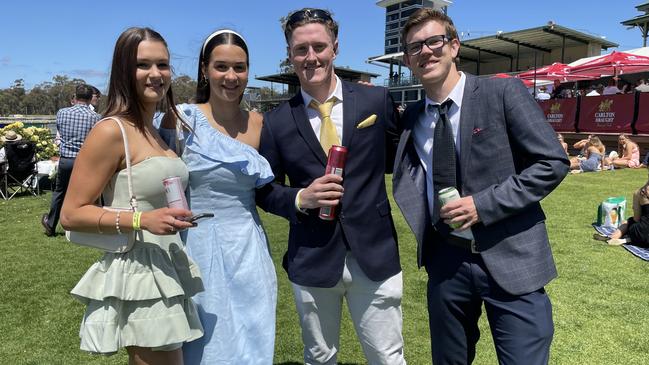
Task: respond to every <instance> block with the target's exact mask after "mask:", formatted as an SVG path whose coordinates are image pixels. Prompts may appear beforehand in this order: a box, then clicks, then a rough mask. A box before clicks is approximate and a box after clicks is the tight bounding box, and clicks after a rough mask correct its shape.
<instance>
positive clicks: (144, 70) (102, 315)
mask: <svg viewBox="0 0 649 365" xmlns="http://www.w3.org/2000/svg"><path fill="white" fill-rule="evenodd" d="M170 85H171V69H170V66H169V51H168V49H167V44H166V43H165V41H164V39H163V38H162V37H161V36H160V34H158V33H157V32H155V31H153V30H151V29H149V28H130V29H128V30H126V31H125V32H124V33H122V34H121V35H120V37H119V39H118V40H117V43H116V45H115V52H114V55H113V64H112V70H111V75H110V83H109V90H108V106H107V111H106V112H105V114H104V115H105V117H107V118H106V119H104V120H103V121H100V122H98V124H97V125H96V126H95V127H94V128H93V129H92V131H91V132H90V134H89V135H88V138H87V139H86V141H85V143H84V145H83V147H82V148H81V151H80V152H79V155H78V157H77V159H76V161H75V166H74V171H73V173H72V177H71V180H70V186H69V188H68V194H67V196H66V198H65V202H64V204H63V211H62V217H61V223H62V224H63V226H64V227H65V229H68V230H74V231H85V232H93V233H111V234H113V233H119V232H120V231H121V232H129V231H138V232H137V235H136V237H137V239H136V242H135V244H134V246H133V248H132V249H131V250H129V251H128V252H126V253H105V254H104V255H103V257H102V258H101V259H100V260H99V261H98V262H96V263H95V264H93V265H92V266H91V267H90V269H89V270H88V271H87V272H86V273H85V275H84V276H83V277H82V278H81V280H80V281H79V283H78V284H77V285H76V286H75V287H74V289H72V292H71V293H72V295H73V296H74V297H76V298H77V299H78V300H79V301H81V302H82V303H84V304H85V305H86V306H87V307H86V312H85V315H84V317H83V321H82V323H81V329H80V331H79V334H80V337H81V349H82V350H85V351H89V352H92V353H99V354H113V353H115V352H117V351H118V350H119V349H120V348H126V350H127V352H128V355H129V364H157V365H158V364H176V365H177V364H182V363H183V360H182V345H183V343H184V342H187V341H192V340H195V339H197V338H200V337H201V336H202V335H203V329H202V326H201V324H200V320H199V317H198V314H197V311H196V307H195V304H194V302H193V301H192V299H191V297H192V296H194V295H195V294H197V293H199V292H200V291H202V290H203V284H202V280H201V277H200V273H199V270H198V267H197V266H196V265H195V264H194V263H193V261H192V260H191V259H189V257H188V256H187V255H186V253H185V249H184V245H183V243H182V241H181V239H180V236H179V234H178V233H177V231H178V230H182V229H187V228H190V227H192V224H191V223H188V222H185V221H183V220H179V219H177V218H180V217H189V216H191V212H190V211H188V210H185V209H170V208H167V207H166V206H167V203H166V199H165V193H164V187H163V184H162V180H163V179H165V178H167V177H169V176H179V177H180V178H181V181H182V184H183V186H185V185H186V184H187V178H188V172H187V168H186V166H185V164H184V163H183V162H182V160H181V159H180V158H178V156H176V154H175V153H174V151H172V150H171V149H170V148H169V147H168V146H167V145H166V144H165V143H164V142H163V140H162V139H161V138H160V136H159V134H158V132H157V129H156V128H154V127H153V123H152V121H153V115H154V113H155V111H156V108H157V107H158V105H159V104H160V102H162V101H163V100H164V99H165V98H166V102H167V104H166V105H168V106H169V107H168V108H167V110H166V112H167V113H175V109H174V108H173V97H172V94H171V89H170ZM115 119H119V120H120V121H121V124H122V125H123V128H124V135H122V132H121V130H120V126H119V125H118V122H117V121H115ZM123 137H125V139H123ZM125 140H126V141H128V144H127V147H126V148H128V150H129V154H130V157H131V158H130V160H131V163H132V167H131V171H132V182H133V184H132V185H133V191H134V194H135V196H136V198H137V201H138V205H139V206H138V212H141V214H140V213H137V214H136V213H131V212H120V214H117V213H115V212H110V211H105V210H103V209H101V208H100V207H97V206H96V205H94V202H96V201H97V200H98V198H99V197H100V195H103V198H104V203H105V204H106V205H109V206H128V201H129V193H128V184H127V173H126V169H125V166H126V164H125V158H126V155H125V144H126V143H125ZM102 193H103V194H102Z"/></svg>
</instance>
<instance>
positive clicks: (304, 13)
mask: <svg viewBox="0 0 649 365" xmlns="http://www.w3.org/2000/svg"><path fill="white" fill-rule="evenodd" d="M303 20H321V21H323V22H326V21H330V20H331V21H333V19H332V18H331V14H330V13H329V12H328V11H326V10H322V9H311V8H309V9H303V10H298V11H296V12H294V13H293V14H291V15H289V17H288V20H287V21H286V27H287V28H290V27H292V26H293V25H295V23H297V22H300V21H303Z"/></svg>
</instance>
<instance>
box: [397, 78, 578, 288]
mask: <svg viewBox="0 0 649 365" xmlns="http://www.w3.org/2000/svg"><path fill="white" fill-rule="evenodd" d="M466 76H467V78H466V84H465V88H464V97H463V99H462V106H461V114H460V127H459V133H460V137H459V138H460V168H461V177H462V186H461V187H460V190H461V195H462V196H469V195H471V196H473V199H474V202H475V206H476V209H477V211H478V215H479V217H480V219H481V221H480V222H479V223H477V224H475V225H474V226H473V227H472V230H473V235H474V237H475V241H476V245H477V249H478V251H480V255H481V256H482V259H483V260H484V262H485V265H486V267H487V269H488V271H489V274H490V275H491V276H492V277H493V279H494V280H495V281H496V282H497V283H498V285H500V286H501V287H502V288H503V289H505V290H506V291H507V292H509V293H511V294H515V295H518V294H524V293H530V292H532V291H534V290H537V289H539V288H541V287H543V286H544V285H545V284H547V283H548V282H549V281H550V280H552V279H553V278H554V277H556V275H557V272H556V267H555V265H554V260H553V258H552V252H551V250H550V245H549V242H548V236H547V231H546V228H545V223H544V221H545V215H544V214H543V211H542V209H541V205H540V203H539V202H540V200H541V199H543V198H544V197H545V196H546V195H548V194H549V193H550V192H551V191H552V190H553V189H554V188H555V187H556V186H557V185H559V183H560V182H561V181H562V180H563V178H564V177H565V176H566V174H567V172H568V168H569V165H570V164H569V161H568V159H567V157H566V153H565V152H564V151H563V149H562V147H561V145H560V144H559V142H558V140H557V137H556V134H555V132H554V131H553V130H552V127H550V125H549V124H548V123H547V121H546V119H545V116H544V115H543V112H542V111H541V109H540V108H539V106H538V104H537V103H536V101H535V100H534V99H533V98H532V96H531V95H530V94H529V92H528V91H527V90H526V89H525V87H524V86H523V83H521V82H520V80H516V79H481V78H477V77H475V76H473V75H468V74H467V75H466ZM424 104H425V101H424V100H421V101H419V102H418V103H416V104H413V105H411V106H410V107H408V109H407V110H406V111H405V113H404V116H403V119H402V122H403V126H404V132H403V134H402V135H401V139H400V141H399V146H398V149H397V155H396V161H395V168H394V175H393V193H394V198H395V201H396V202H397V205H398V206H399V208H400V209H401V211H402V212H403V215H404V217H405V219H406V221H407V222H408V224H409V225H410V227H411V229H412V230H413V233H414V234H415V237H416V240H417V259H418V263H419V265H420V266H421V265H424V264H425V263H426V256H427V255H431V254H434V249H433V248H434V245H436V244H439V242H436V241H437V240H440V239H443V238H442V237H441V236H440V235H439V234H435V233H434V228H433V227H432V224H431V221H430V214H429V212H428V205H427V198H426V179H425V171H424V169H423V167H422V165H421V162H420V160H419V156H418V155H417V152H416V151H415V148H414V144H413V138H412V128H413V126H414V124H415V123H416V122H417V120H418V118H419V116H420V115H421V114H422V113H423V109H424Z"/></svg>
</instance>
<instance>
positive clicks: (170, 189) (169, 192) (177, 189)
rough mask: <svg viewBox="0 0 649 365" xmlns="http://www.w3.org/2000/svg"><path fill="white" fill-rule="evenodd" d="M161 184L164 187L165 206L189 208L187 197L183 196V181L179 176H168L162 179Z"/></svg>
mask: <svg viewBox="0 0 649 365" xmlns="http://www.w3.org/2000/svg"><path fill="white" fill-rule="evenodd" d="M162 185H164V187H165V195H166V196H167V207H169V208H180V209H186V210H189V205H188V204H187V198H185V189H183V183H182V180H180V177H178V176H173V177H168V178H166V179H164V180H162ZM176 219H178V218H176Z"/></svg>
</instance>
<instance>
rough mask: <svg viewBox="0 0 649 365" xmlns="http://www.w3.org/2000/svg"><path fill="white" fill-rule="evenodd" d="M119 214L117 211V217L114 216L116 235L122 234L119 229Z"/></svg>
mask: <svg viewBox="0 0 649 365" xmlns="http://www.w3.org/2000/svg"><path fill="white" fill-rule="evenodd" d="M120 213H121V212H120V211H119V210H118V211H117V216H115V230H116V231H117V234H122V231H121V230H120V229H119V214H120Z"/></svg>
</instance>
